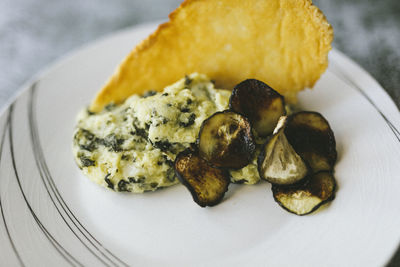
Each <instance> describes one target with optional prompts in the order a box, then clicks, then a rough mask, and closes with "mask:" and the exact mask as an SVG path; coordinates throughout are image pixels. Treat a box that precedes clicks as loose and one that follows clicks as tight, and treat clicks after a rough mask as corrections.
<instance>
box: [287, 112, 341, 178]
mask: <svg viewBox="0 0 400 267" xmlns="http://www.w3.org/2000/svg"><path fill="white" fill-rule="evenodd" d="M285 135H286V138H287V140H288V141H289V143H290V144H291V145H292V147H293V148H294V150H295V151H296V152H297V153H298V154H299V155H300V156H301V157H302V158H303V159H304V160H305V161H306V162H307V163H308V164H309V165H310V167H311V169H312V170H313V172H314V173H316V172H319V171H330V170H333V166H334V165H335V162H336V158H337V152H336V142H335V136H334V134H333V131H332V130H331V128H330V126H329V123H328V121H327V120H326V119H325V118H324V117H323V116H322V115H321V114H319V113H317V112H310V111H301V112H298V113H294V114H292V115H290V116H288V119H287V123H286V127H285Z"/></svg>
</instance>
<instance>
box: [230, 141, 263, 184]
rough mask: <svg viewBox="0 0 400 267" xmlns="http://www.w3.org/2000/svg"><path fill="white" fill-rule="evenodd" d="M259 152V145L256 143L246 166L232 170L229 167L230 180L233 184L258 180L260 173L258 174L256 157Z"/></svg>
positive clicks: (253, 182)
mask: <svg viewBox="0 0 400 267" xmlns="http://www.w3.org/2000/svg"><path fill="white" fill-rule="evenodd" d="M259 153H260V146H259V145H256V150H255V152H254V155H253V159H252V160H251V162H249V164H247V166H245V167H243V168H241V169H239V170H234V169H230V170H229V174H230V176H231V182H232V183H235V184H256V183H258V182H259V181H260V175H259V174H258V168H257V158H258V154H259Z"/></svg>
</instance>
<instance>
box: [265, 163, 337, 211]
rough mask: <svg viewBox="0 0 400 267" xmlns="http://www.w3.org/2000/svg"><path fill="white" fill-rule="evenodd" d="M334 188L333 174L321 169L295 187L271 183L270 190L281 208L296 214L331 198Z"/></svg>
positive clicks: (333, 195) (313, 209)
mask: <svg viewBox="0 0 400 267" xmlns="http://www.w3.org/2000/svg"><path fill="white" fill-rule="evenodd" d="M335 188H336V182H335V178H334V177H333V174H332V173H331V172H327V171H321V172H318V173H315V174H312V175H311V176H310V177H309V179H307V180H306V182H305V183H304V184H302V185H299V186H296V187H288V186H280V185H272V192H273V195H274V199H275V201H276V202H278V204H279V205H280V206H281V207H282V208H284V209H286V210H287V211H289V212H292V213H294V214H297V215H306V214H309V213H311V212H313V211H315V210H316V209H318V208H319V207H320V206H321V205H322V204H324V203H327V202H329V201H331V200H333V198H334V197H335Z"/></svg>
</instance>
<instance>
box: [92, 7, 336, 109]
mask: <svg viewBox="0 0 400 267" xmlns="http://www.w3.org/2000/svg"><path fill="white" fill-rule="evenodd" d="M332 39H333V30H332V28H331V26H330V25H329V23H328V22H327V20H326V18H325V16H324V15H323V14H322V12H321V11H320V10H319V9H318V8H317V7H316V6H314V5H313V4H312V1H311V0H246V1H243V0H186V1H184V2H183V3H182V4H181V5H180V6H179V7H178V8H177V9H176V10H175V11H174V12H172V13H171V14H170V20H169V22H167V23H164V24H162V25H160V26H159V27H158V29H157V30H156V31H155V32H154V33H153V34H151V35H150V36H149V37H148V38H147V39H145V40H144V41H143V42H142V43H140V44H139V45H138V46H137V47H135V48H134V49H133V51H132V52H131V53H130V54H129V55H128V56H127V57H126V58H125V60H124V61H123V62H122V63H121V65H120V66H119V67H118V69H117V71H116V72H115V73H114V75H113V76H112V77H111V78H110V80H109V81H108V82H107V83H106V85H105V86H104V87H103V89H102V90H101V91H100V92H99V93H98V94H97V96H96V98H95V99H94V101H93V102H92V104H91V110H93V111H100V110H102V109H103V107H104V106H105V105H107V104H108V103H110V102H113V103H120V102H122V101H124V100H125V99H126V98H128V97H129V96H131V95H132V94H141V93H143V92H144V91H147V90H156V91H161V90H162V89H163V88H164V87H165V86H166V85H168V84H171V83H173V82H174V81H176V80H178V79H179V78H181V77H183V76H184V75H185V74H188V73H192V72H201V73H204V74H206V75H208V76H209V77H210V78H211V79H213V80H215V81H216V86H218V87H222V88H228V89H232V88H233V87H234V85H236V84H237V83H239V82H240V81H242V80H245V79H247V78H255V79H258V80H262V81H264V82H265V83H267V84H268V85H270V86H271V87H272V88H274V89H275V90H277V91H278V92H279V93H281V94H282V95H284V96H285V99H286V100H287V101H288V102H292V103H293V102H295V101H296V95H297V93H298V92H299V91H301V90H303V89H304V88H307V87H312V86H313V85H314V83H315V82H316V81H317V80H318V79H319V77H320V76H321V74H322V73H323V72H324V71H325V70H326V68H327V65H328V57H327V55H328V52H329V51H330V49H331V42H332Z"/></svg>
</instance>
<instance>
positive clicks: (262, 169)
mask: <svg viewBox="0 0 400 267" xmlns="http://www.w3.org/2000/svg"><path fill="white" fill-rule="evenodd" d="M287 118H288V117H287V116H283V117H281V118H280V119H279V122H278V125H277V126H276V128H275V130H274V132H273V135H272V136H271V137H270V138H269V139H268V141H267V142H266V143H265V145H264V146H263V150H262V151H261V153H260V156H259V161H258V170H259V174H260V177H261V178H263V179H265V180H267V181H268V182H270V183H272V184H277V185H290V184H294V183H297V182H299V181H301V180H302V179H304V178H305V177H306V176H307V174H308V172H309V167H308V165H307V163H306V162H305V161H304V160H303V159H302V157H301V156H300V155H299V154H298V153H297V152H296V150H295V149H294V148H293V146H292V145H291V144H290V142H289V141H288V140H287V138H286V134H285V127H286V125H287V120H288V119H287Z"/></svg>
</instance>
